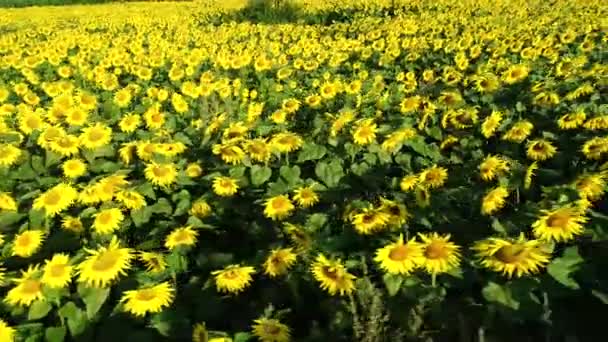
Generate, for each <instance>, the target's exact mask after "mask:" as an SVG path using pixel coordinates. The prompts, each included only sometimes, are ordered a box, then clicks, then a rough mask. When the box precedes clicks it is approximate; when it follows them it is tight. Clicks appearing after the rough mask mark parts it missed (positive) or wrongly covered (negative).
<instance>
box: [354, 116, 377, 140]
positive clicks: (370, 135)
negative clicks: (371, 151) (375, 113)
mask: <svg viewBox="0 0 608 342" xmlns="http://www.w3.org/2000/svg"><path fill="white" fill-rule="evenodd" d="M377 130H378V125H376V124H375V123H374V121H373V120H372V119H365V120H361V121H360V122H359V123H358V124H357V125H356V126H355V128H354V129H353V133H352V134H353V141H354V142H355V143H356V144H358V145H368V144H370V143H372V142H373V141H374V140H375V139H376V131H377Z"/></svg>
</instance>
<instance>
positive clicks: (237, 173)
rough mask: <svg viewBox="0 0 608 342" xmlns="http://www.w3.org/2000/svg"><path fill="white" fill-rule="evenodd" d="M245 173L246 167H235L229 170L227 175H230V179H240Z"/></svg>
mask: <svg viewBox="0 0 608 342" xmlns="http://www.w3.org/2000/svg"><path fill="white" fill-rule="evenodd" d="M245 171H247V168H246V167H244V166H237V167H233V168H231V169H230V171H229V172H228V174H230V177H232V178H242V177H243V176H244V175H245Z"/></svg>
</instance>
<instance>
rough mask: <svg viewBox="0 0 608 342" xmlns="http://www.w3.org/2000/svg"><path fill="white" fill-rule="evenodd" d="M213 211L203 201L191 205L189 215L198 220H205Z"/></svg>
mask: <svg viewBox="0 0 608 342" xmlns="http://www.w3.org/2000/svg"><path fill="white" fill-rule="evenodd" d="M212 211H213V209H212V208H211V206H210V205H209V203H207V201H205V200H198V201H196V202H194V203H193V204H192V207H191V208H190V211H189V213H190V215H192V216H196V217H198V218H205V217H207V216H209V215H210V214H211V212H212Z"/></svg>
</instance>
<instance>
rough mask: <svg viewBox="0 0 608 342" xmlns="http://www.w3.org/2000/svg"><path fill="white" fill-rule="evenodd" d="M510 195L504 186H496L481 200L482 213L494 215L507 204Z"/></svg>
mask: <svg viewBox="0 0 608 342" xmlns="http://www.w3.org/2000/svg"><path fill="white" fill-rule="evenodd" d="M508 196H509V191H508V190H507V188H505V187H504V186H499V187H496V188H494V189H492V190H490V191H488V193H486V195H485V196H484V197H483V200H482V202H481V213H482V214H484V215H492V214H494V213H495V212H497V211H498V210H500V209H502V207H504V206H505V203H506V201H505V200H506V199H507V197H508Z"/></svg>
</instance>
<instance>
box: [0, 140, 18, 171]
mask: <svg viewBox="0 0 608 342" xmlns="http://www.w3.org/2000/svg"><path fill="white" fill-rule="evenodd" d="M22 153H23V152H22V151H21V150H20V149H19V148H17V147H15V146H13V145H11V144H0V167H10V166H12V165H13V164H15V163H16V162H17V159H19V157H20V156H21V154H22Z"/></svg>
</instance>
